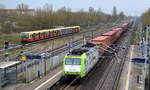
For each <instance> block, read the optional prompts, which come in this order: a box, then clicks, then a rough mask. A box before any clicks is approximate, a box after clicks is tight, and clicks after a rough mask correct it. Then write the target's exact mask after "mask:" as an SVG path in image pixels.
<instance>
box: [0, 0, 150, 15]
mask: <svg viewBox="0 0 150 90" xmlns="http://www.w3.org/2000/svg"><path fill="white" fill-rule="evenodd" d="M0 3H1V4H4V5H5V6H6V8H15V7H16V5H17V4H19V3H25V4H28V5H29V6H30V8H39V7H42V6H43V5H44V4H45V3H49V4H52V5H53V8H54V9H55V10H57V9H59V8H61V7H63V6H65V7H69V8H72V11H78V10H80V9H84V10H88V8H89V7H90V6H92V7H94V8H95V9H98V8H101V9H102V10H103V11H104V12H106V13H112V8H113V6H116V7H117V11H118V12H120V11H123V12H124V13H125V14H127V15H132V16H133V15H141V14H142V13H143V12H144V11H146V10H147V9H148V8H149V7H150V0H0Z"/></svg>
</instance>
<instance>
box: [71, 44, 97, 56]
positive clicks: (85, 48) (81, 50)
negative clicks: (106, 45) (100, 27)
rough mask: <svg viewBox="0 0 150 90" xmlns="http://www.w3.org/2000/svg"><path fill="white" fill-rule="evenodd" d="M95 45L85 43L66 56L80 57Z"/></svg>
mask: <svg viewBox="0 0 150 90" xmlns="http://www.w3.org/2000/svg"><path fill="white" fill-rule="evenodd" d="M95 46H96V45H95V44H93V43H87V44H86V45H83V46H82V47H80V48H78V49H74V50H72V51H71V52H70V53H69V54H68V55H69V56H72V55H77V56H78V55H82V54H84V53H86V52H88V51H89V50H90V49H92V48H93V47H95Z"/></svg>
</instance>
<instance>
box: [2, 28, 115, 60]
mask: <svg viewBox="0 0 150 90" xmlns="http://www.w3.org/2000/svg"><path fill="white" fill-rule="evenodd" d="M113 28H114V27H113ZM110 29H112V27H111V28H109V29H104V30H103V31H100V32H97V33H96V34H95V35H93V37H97V36H99V35H101V34H103V33H105V32H107V31H109V30H110ZM96 30H97V29H95V30H92V31H96ZM89 32H91V31H89ZM89 32H88V33H89ZM86 33H87V32H86ZM80 34H81V33H80ZM83 34H85V32H84V33H83ZM90 34H91V33H90ZM90 34H88V35H90ZM83 39H84V37H82V38H80V39H78V40H75V41H73V42H72V45H73V46H77V45H79V44H81V43H83ZM66 50H68V47H67V44H64V45H61V46H59V47H57V48H54V49H48V50H39V49H37V48H34V49H32V48H30V49H26V50H24V51H23V54H29V53H31V52H32V51H34V52H38V53H34V54H41V53H45V52H46V53H49V56H48V57H52V56H55V55H58V54H59V53H61V52H64V51H66ZM1 55H2V54H1ZM19 55H20V53H17V54H15V55H9V56H8V57H7V58H6V59H9V60H14V59H17V57H18V56H19ZM48 57H47V58H48ZM6 59H5V57H4V58H1V60H0V61H6Z"/></svg>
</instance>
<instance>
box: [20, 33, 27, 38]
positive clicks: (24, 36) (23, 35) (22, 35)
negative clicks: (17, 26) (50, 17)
mask: <svg viewBox="0 0 150 90" xmlns="http://www.w3.org/2000/svg"><path fill="white" fill-rule="evenodd" d="M21 38H29V34H28V33H22V34H21Z"/></svg>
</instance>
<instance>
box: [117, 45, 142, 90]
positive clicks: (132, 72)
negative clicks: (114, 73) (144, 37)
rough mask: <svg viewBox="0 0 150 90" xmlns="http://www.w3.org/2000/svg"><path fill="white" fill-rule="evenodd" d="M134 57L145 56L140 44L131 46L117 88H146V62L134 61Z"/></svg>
mask: <svg viewBox="0 0 150 90" xmlns="http://www.w3.org/2000/svg"><path fill="white" fill-rule="evenodd" d="M134 58H143V56H142V55H141V53H140V48H139V46H138V45H131V46H130V48H129V51H128V55H127V57H126V60H125V63H124V67H123V71H122V73H121V77H120V80H119V83H118V88H117V90H144V87H145V79H144V63H139V62H132V59H134Z"/></svg>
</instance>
